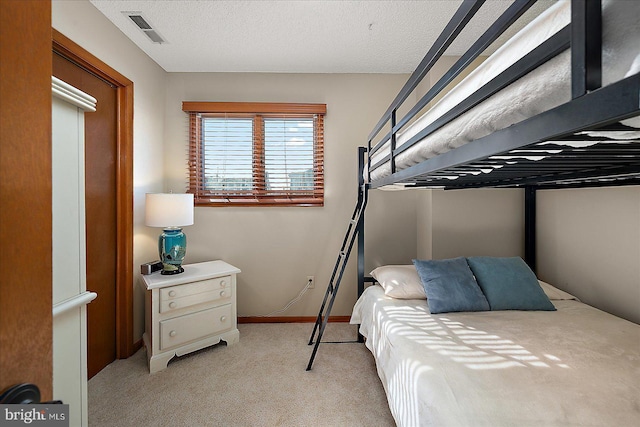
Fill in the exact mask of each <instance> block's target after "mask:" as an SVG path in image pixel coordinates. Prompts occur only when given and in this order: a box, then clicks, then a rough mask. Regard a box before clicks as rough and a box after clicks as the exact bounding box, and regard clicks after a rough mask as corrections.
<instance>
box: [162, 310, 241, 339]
mask: <svg viewBox="0 0 640 427" xmlns="http://www.w3.org/2000/svg"><path fill="white" fill-rule="evenodd" d="M232 325H233V319H232V318H231V304H227V305H223V306H222V307H215V308H211V309H208V310H202V311H199V312H197V313H193V314H187V315H185V316H180V317H175V318H173V319H169V320H164V321H161V322H160V349H162V350H164V349H167V348H171V347H176V346H179V345H182V344H185V343H187V342H189V341H193V340H195V339H200V338H203V337H205V336H207V335H213V334H216V333H218V332H222V331H224V330H226V329H229V328H231V326H232Z"/></svg>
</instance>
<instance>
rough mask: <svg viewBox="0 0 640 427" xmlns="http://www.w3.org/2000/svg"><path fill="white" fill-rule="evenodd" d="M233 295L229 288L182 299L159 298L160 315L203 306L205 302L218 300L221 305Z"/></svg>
mask: <svg viewBox="0 0 640 427" xmlns="http://www.w3.org/2000/svg"><path fill="white" fill-rule="evenodd" d="M232 295H233V291H232V290H231V287H229V288H222V289H221V288H217V289H214V290H210V291H206V292H202V293H198V294H194V295H187V296H184V297H182V298H170V299H162V298H160V313H167V312H169V311H175V310H179V309H181V308H185V307H189V306H191V305H196V304H203V303H206V302H211V301H217V300H219V301H220V302H221V303H223V302H224V301H225V300H229V299H230V298H231V296H232Z"/></svg>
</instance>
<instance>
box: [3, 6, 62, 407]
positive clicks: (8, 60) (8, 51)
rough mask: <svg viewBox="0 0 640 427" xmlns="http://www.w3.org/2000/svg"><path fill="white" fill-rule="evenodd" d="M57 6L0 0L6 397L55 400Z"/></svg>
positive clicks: (4, 380) (4, 369)
mask: <svg viewBox="0 0 640 427" xmlns="http://www.w3.org/2000/svg"><path fill="white" fill-rule="evenodd" d="M50 52H51V3H50V2H49V1H37V2H34V1H26V2H25V1H7V0H3V1H0V153H2V155H0V241H2V242H3V248H4V250H5V252H4V254H3V256H4V259H5V260H6V261H7V262H6V263H4V264H3V269H2V277H1V278H0V350H1V351H0V391H2V390H4V389H5V388H8V387H10V386H13V385H15V384H21V383H33V384H36V385H37V386H38V387H39V388H40V392H41V394H42V399H43V400H49V399H51V398H52V380H51V378H52V366H53V364H52V357H51V351H52V338H51V335H52V317H53V316H52V310H51V309H52V303H51V72H50V70H51V53H50Z"/></svg>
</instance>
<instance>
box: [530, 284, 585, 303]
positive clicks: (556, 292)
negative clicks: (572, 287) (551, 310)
mask: <svg viewBox="0 0 640 427" xmlns="http://www.w3.org/2000/svg"><path fill="white" fill-rule="evenodd" d="M538 283H540V287H541V288H542V290H543V291H544V293H545V294H546V295H547V297H548V298H549V299H550V300H563V299H574V300H576V301H580V300H579V299H578V298H576V297H574V296H573V295H571V294H569V293H566V292H565V291H561V290H560V289H558V288H556V287H555V286H552V285H550V284H548V283H547V282H543V281H542V280H538Z"/></svg>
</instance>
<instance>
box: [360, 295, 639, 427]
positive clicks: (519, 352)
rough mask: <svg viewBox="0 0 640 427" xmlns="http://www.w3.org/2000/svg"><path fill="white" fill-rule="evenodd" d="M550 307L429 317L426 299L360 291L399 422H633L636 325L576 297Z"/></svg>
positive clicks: (365, 323)
mask: <svg viewBox="0 0 640 427" xmlns="http://www.w3.org/2000/svg"><path fill="white" fill-rule="evenodd" d="M552 302H553V304H554V305H555V306H556V308H557V311H555V312H539V311H488V312H474V313H447V314H439V315H432V314H430V313H429V310H428V306H427V302H426V300H400V299H393V298H389V297H386V296H385V295H384V291H383V290H382V288H381V287H380V286H378V285H374V286H370V287H369V288H367V289H366V290H365V292H364V293H363V295H362V296H361V297H360V299H358V301H357V303H356V305H355V307H354V309H353V315H352V318H351V323H354V324H360V325H361V326H360V332H361V333H362V334H363V335H364V336H365V337H366V346H367V348H369V350H370V351H371V352H372V353H373V355H374V358H375V360H376V365H377V369H378V374H379V376H380V379H381V380H382V383H383V385H384V388H385V391H386V393H387V398H388V402H389V406H390V408H391V413H392V414H393V416H394V418H395V420H396V422H397V424H398V425H399V426H492V427H493V426H536V427H538V426H617V427H623V426H634V427H637V426H639V425H640V326H638V325H636V324H634V323H631V322H628V321H626V320H623V319H620V318H617V317H615V316H612V315H610V314H607V313H605V312H602V311H600V310H597V309H595V308H593V307H591V306H588V305H586V304H583V303H581V302H578V301H575V300H554V301H552Z"/></svg>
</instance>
